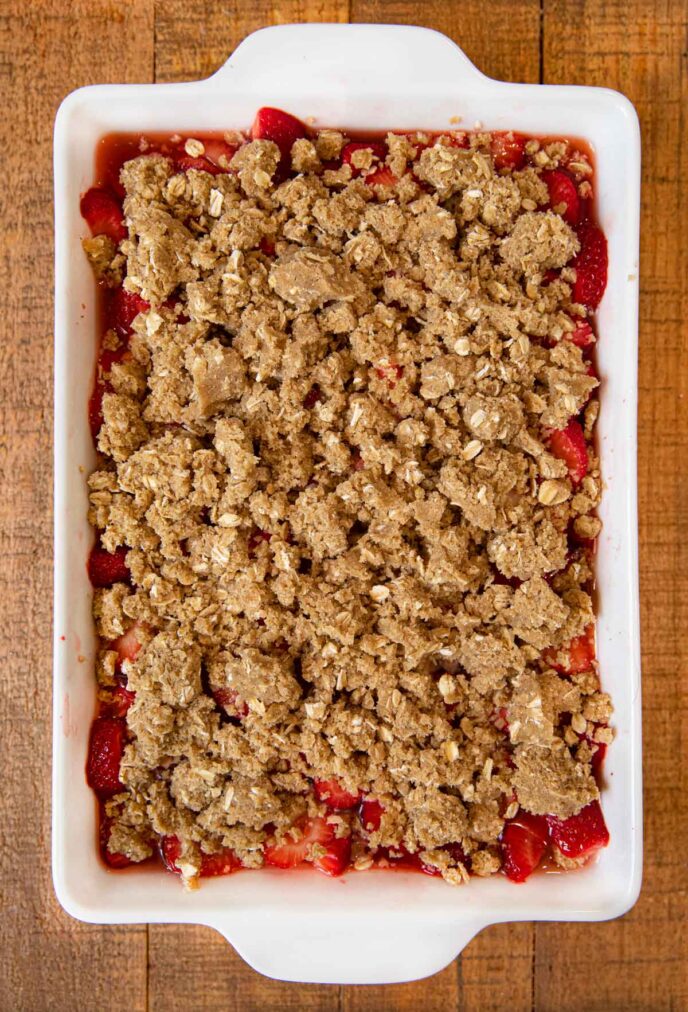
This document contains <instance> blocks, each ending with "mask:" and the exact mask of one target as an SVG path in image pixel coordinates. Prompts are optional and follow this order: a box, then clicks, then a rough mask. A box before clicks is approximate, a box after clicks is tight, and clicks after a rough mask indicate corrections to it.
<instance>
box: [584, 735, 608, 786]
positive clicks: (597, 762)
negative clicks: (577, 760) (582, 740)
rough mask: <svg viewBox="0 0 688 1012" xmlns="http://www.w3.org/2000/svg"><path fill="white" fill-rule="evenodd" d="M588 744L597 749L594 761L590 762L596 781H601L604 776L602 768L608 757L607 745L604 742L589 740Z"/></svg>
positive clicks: (593, 757)
mask: <svg viewBox="0 0 688 1012" xmlns="http://www.w3.org/2000/svg"><path fill="white" fill-rule="evenodd" d="M588 743H589V744H590V745H591V747H592V748H594V749H595V751H594V752H593V754H592V759H591V760H590V766H591V767H592V775H593V776H594V778H595V780H598V781H599V779H600V777H601V776H602V766H603V764H604V760H605V756H606V755H607V745H606V743H605V742H603V741H590V739H589V738H588Z"/></svg>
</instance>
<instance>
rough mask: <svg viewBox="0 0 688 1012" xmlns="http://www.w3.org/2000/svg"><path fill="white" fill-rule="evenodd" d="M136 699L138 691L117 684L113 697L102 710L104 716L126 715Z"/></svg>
mask: <svg viewBox="0 0 688 1012" xmlns="http://www.w3.org/2000/svg"><path fill="white" fill-rule="evenodd" d="M135 699H136V693H135V692H131V691H130V690H129V689H127V687H126V686H125V685H117V686H116V687H115V688H114V689H113V690H112V699H111V701H110V702H109V703H106V704H105V705H104V707H103V709H102V710H101V714H100V715H101V716H102V717H126V715H127V711H128V709H129V707H130V706H131V704H132V703H133V702H134V700H135Z"/></svg>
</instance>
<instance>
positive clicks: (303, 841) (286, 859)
mask: <svg viewBox="0 0 688 1012" xmlns="http://www.w3.org/2000/svg"><path fill="white" fill-rule="evenodd" d="M299 829H300V830H301V837H300V839H298V840H294V841H290V840H285V842H284V843H280V844H275V843H273V844H270V845H268V846H266V848H265V861H266V863H267V864H269V865H272V866H273V867H274V868H296V867H297V865H300V864H303V862H304V861H312V863H313V865H314V866H315V867H316V868H318V869H319V870H320V871H322V872H324V873H325V874H326V875H341V873H342V872H343V871H344V870H345V868H346V867H347V865H348V861H349V854H350V852H351V839H350V837H342V838H337V837H336V836H335V829H334V826H331V825H329V823H327V822H326V821H325V819H321V818H316V819H304V820H302V822H301V823H300V825H299ZM315 845H317V848H316V851H319V850H320V848H324V850H325V853H324V854H319V855H317V856H315V857H314V855H313V847H314V846H315Z"/></svg>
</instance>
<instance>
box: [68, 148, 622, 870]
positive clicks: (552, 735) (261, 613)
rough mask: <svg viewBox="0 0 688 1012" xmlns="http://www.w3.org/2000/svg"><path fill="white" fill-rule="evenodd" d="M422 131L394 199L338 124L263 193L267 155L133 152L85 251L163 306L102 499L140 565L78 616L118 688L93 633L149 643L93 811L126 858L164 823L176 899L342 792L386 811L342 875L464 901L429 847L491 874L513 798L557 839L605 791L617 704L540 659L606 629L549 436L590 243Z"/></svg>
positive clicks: (97, 519) (132, 665)
mask: <svg viewBox="0 0 688 1012" xmlns="http://www.w3.org/2000/svg"><path fill="white" fill-rule="evenodd" d="M415 140H416V144H417V145H418V150H420V147H421V145H420V144H418V141H419V140H425V142H426V143H427V142H429V143H428V146H426V147H425V148H424V149H423V150H422V153H420V155H419V157H417V160H416V161H415V164H414V170H415V172H414V173H412V172H410V171H407V169H408V168H409V167H410V165H411V163H412V162H413V160H414V158H416V156H418V150H417V148H416V146H414V138H413V137H411V138H409V137H399V136H395V135H389V136H388V138H387V145H388V152H389V153H388V156H387V165H388V166H389V168H390V169H391V171H392V172H394V173H395V175H396V176H397V177H398V180H399V181H398V182H397V183H396V185H393V186H387V185H372V186H371V185H369V184H368V183H367V182H366V174H367V173H368V172H373V171H375V170H376V168H378V167H379V166H378V165H376V159H375V158H374V157H371V156H370V152H366V153H363V154H360V153H359V154H357V156H356V158H355V161H354V163H353V169H352V166H350V165H346V164H345V165H343V166H342V167H341V168H339V169H336V170H335V169H332V168H330V167H327V164H326V163H327V161H328V160H331V159H333V158H336V157H338V155H339V153H340V151H341V148H342V144H343V143H344V138H343V137H342V136H341V134H339V133H338V132H336V131H322V132H321V133H320V134H319V135H318V136H317V137H316V138H314V139H313V140H305V139H304V140H299V141H297V142H296V143H295V144H294V147H293V150H292V160H293V168H294V170H295V171H296V172H298V173H299V174H298V175H296V176H294V177H290V178H288V179H286V180H285V181H281V182H280V176H279V164H280V152H279V149H278V148H277V146H276V145H275V144H273V143H272V142H271V141H264V140H257V141H252V142H250V143H246V144H244V145H243V146H242V147H241V148H240V149H239V150H238V152H237V153H236V154H235V155H234V158H233V160H232V164H231V169H232V171H231V172H230V173H223V174H217V175H211V174H209V173H208V172H204V171H198V170H196V169H190V170H189V171H187V172H176V171H175V169H174V168H173V165H172V163H171V161H170V160H168V159H167V158H165V157H162V156H161V155H144V156H142V157H139V158H136V159H134V160H132V161H130V162H127V163H126V164H125V165H124V167H123V170H122V173H121V181H122V184H123V186H124V187H125V190H126V198H125V203H124V211H125V220H126V226H127V229H128V238H127V239H125V240H124V241H123V242H122V243H121V244H120V246H119V247H117V246H115V244H114V243H112V242H111V241H110V240H104V241H96V240H95V239H93V240H87V241H85V243H84V247H85V249H86V252H87V254H88V255H89V257H90V258H91V260H92V262H93V264H94V268H95V270H96V272H97V275H98V277H99V278H100V279H101V280H103V281H104V282H105V283H106V284H117V283H119V281H120V280H121V277H122V276H124V278H125V279H124V288H125V290H126V291H128V292H131V293H136V294H138V295H139V296H140V297H141V298H142V299H144V300H146V302H147V303H149V308H147V309H145V310H144V311H143V312H141V313H140V314H139V315H138V316H137V317H136V319H135V321H134V324H133V329H134V334H133V337H132V339H131V342H130V345H129V353H128V354H127V355H126V356H125V357H124V358H123V359H122V360H121V361H119V362H117V363H116V364H114V365H113V366H112V369H111V373H110V376H109V383H110V390H109V392H107V393H106V394H105V396H104V398H103V405H102V412H103V419H104V422H103V425H102V428H101V430H100V434H99V438H98V448H99V450H100V451H101V453H102V454H103V458H102V464H101V466H100V469H99V470H97V471H95V472H94V473H93V474H92V475H91V477H90V480H89V484H90V496H91V508H90V520H91V523H92V524H93V525H94V526H95V527H96V528H98V529H99V530H100V531H101V532H102V534H101V540H102V544H103V545H104V547H105V548H106V549H107V550H108V551H114V549H115V548H117V547H118V546H126V547H127V548H128V549H129V552H128V558H127V561H128V566H129V569H130V571H131V583H130V584H127V583H122V582H119V583H116V584H115V585H114V586H113V587H111V588H105V589H100V590H96V592H95V601H94V615H95V620H96V624H97V630H98V633H99V636H100V637H101V641H102V644H103V646H102V647H101V650H100V654H99V660H98V676H99V680H100V685H101V696H102V697H103V698H107V696H108V692H109V691H110V690H111V689H112V687H113V686H114V674H113V672H114V655H113V652H112V648H111V641H112V640H113V639H115V638H117V637H119V636H121V635H122V634H123V633H125V632H126V631H127V630H129V629H131V628H132V627H134V629H135V631H136V636H137V638H138V640H139V641H140V643H141V650H140V652H139V653H138V656H137V657H136V659H135V660H134V661H130V662H126V663H125V672H126V675H127V679H128V684H127V688H128V689H129V690H130V691H131V692H134V693H135V699H134V702H133V704H132V705H131V707H130V708H129V710H128V713H127V724H128V729H129V732H130V740H129V743H128V744H127V746H126V750H125V753H124V760H123V763H122V769H121V774H120V775H121V780H122V782H123V784H124V785H125V788H126V790H125V791H124V792H123V793H120V794H117V795H116V796H115V797H114V798H112V799H111V800H110V801H108V803H107V813H108V817H109V818H110V819H111V820H112V833H111V837H110V843H109V847H110V849H111V850H112V851H113V852H119V853H122V854H125V855H126V856H127V857H129V858H130V859H131V860H134V861H140V860H142V859H144V858H145V857H147V856H148V855H149V854H150V853H151V842H150V841H151V838H152V833H155V834H161V835H174V836H176V837H177V838H178V840H179V841H180V846H181V851H180V853H181V856H180V859H179V862H178V863H179V866H180V867H181V868H182V870H183V872H184V874H185V876H186V877H187V879H190V880H193V878H194V876H195V874H196V873H197V872H198V870H199V867H200V860H201V854H202V853H207V854H212V853H214V852H218V851H219V850H221V849H222V848H226V847H229V848H232V850H233V851H234V852H235V853H236V855H237V856H238V858H239V859H240V860H241V861H242V862H243V864H244V865H245V866H248V867H257V866H260V865H261V864H262V863H263V848H264V844H265V842H266V840H267V839H268V838H269V837H273V836H274V837H276V838H277V840H278V841H279V840H280V839H282V838H283V837H285V835H288V834H289V832H290V827H293V826H294V824H295V823H297V822H298V820H299V818H300V816H302V815H303V814H305V813H307V814H308V815H310V816H314V815H317V814H320V815H322V814H326V813H327V809H326V808H325V806H324V805H323V804H322V803H320V802H318V801H317V800H316V798H315V796H314V794H313V793H312V781H313V778H318V779H321V780H330V779H336V780H337V781H339V783H340V784H341V785H342V787H343V788H344V789H345V790H348V791H351V792H354V793H356V792H359V791H360V792H363V793H364V794H365V795H366V796H367V797H370V798H373V799H376V800H378V801H379V802H380V803H381V805H382V806H383V808H384V811H383V814H382V819H381V823H380V826H379V829H377V830H375V831H374V832H372V833H371V834H370V836H369V841H368V844H367V845H366V843H365V841H364V840H363V839H361V838H359V837H357V838H356V840H355V843H354V852H353V854H352V863H353V864H354V865H355V866H356V867H361V868H363V867H367V866H368V865H369V864H370V857H369V853H371V852H373V851H374V850H375V848H377V847H381V846H382V847H385V846H387V847H398V846H400V845H403V847H405V848H406V849H407V850H408V851H410V852H412V853H420V854H421V855H422V857H423V860H424V861H425V863H426V864H430V865H433V866H434V867H436V868H438V869H439V870H440V871H441V873H442V874H443V875H444V877H445V878H446V879H448V880H449V881H451V882H460V881H462V880H463V878H464V877H465V875H466V871H465V868H464V866H463V865H462V864H461V862H460V861H458V860H457V859H455V858H454V857H452V855H451V852H450V851H447V850H443V849H442V848H443V847H444V846H445V845H447V844H452V843H459V844H461V847H462V848H463V852H464V854H465V855H467V856H468V857H469V858H470V862H471V866H472V870H473V872H474V873H476V874H479V875H489V874H492V873H494V872H495V871H497V870H498V869H499V867H500V851H499V847H498V845H497V842H498V839H499V836H500V833H501V831H502V828H503V826H504V820H505V817H506V814H507V812H508V813H509V814H510V815H513V814H514V811H515V810H516V809H517V805H518V804H519V803H520V805H521V806H522V807H523V808H524V809H525V810H526V811H528V812H531V813H534V814H548V815H554V816H560V817H562V818H566V817H568V816H570V815H572V814H574V813H576V812H578V811H579V810H580V809H581V808H582V807H583V806H584V805H586V804H587V803H589V802H590V801H591V800H593V799H595V798H597V797H598V789H597V786H596V783H595V779H594V777H593V775H592V773H591V765H590V758H591V749H590V746H589V744H588V742H587V741H586V740H585V735H586V734H587V735H588V737H589V739H590V740H593V739H594V737H595V735H596V734H599V733H600V730H599V724H600V723H605V722H606V721H607V720H608V718H609V713H610V705H609V699H608V697H607V696H606V695H604V694H603V693H601V692H600V687H599V681H598V678H597V674H596V673H595V672H592V671H587V672H583V673H577V674H573V675H572V676H570V677H563V676H562V675H560V674H558V673H557V671H556V670H555V668H554V666H552V663H551V659H552V658H554V657H555V656H556V654H557V651H559V650H561V649H562V648H563V647H565V646H566V645H567V644H568V643H569V642H570V641H571V640H572V638H574V637H577V636H580V635H581V634H583V633H584V631H585V630H586V628H587V627H588V626H589V625H590V624H591V623H592V622H593V618H594V616H593V605H592V601H591V598H590V596H589V593H588V588H589V586H590V583H591V578H592V574H591V571H590V567H589V564H588V562H587V561H586V559H585V557H584V556H582V555H580V554H576V553H573V554H572V553H571V552H570V548H569V540H568V531H569V529H570V527H571V525H573V526H574V529H575V530H576V531H577V532H578V534H579V535H580V536H581V537H595V535H596V533H597V532H598V531H599V521H597V519H596V517H595V516H594V510H595V508H596V506H597V504H598V500H599V496H600V487H601V485H600V477H599V470H598V466H597V460H596V459H595V458H594V453H593V451H592V450H590V451H589V456H590V460H589V469H588V473H587V475H586V477H585V478H584V479H583V481H582V482H581V483H580V484H578V485H576V486H574V484H573V483H572V481H571V478H570V475H569V471H568V468H567V466H566V464H565V463H564V462H563V461H562V460H561V459H559V458H558V457H557V456H556V455H554V454H553V453H552V452H551V449H550V447H549V443H548V433H549V432H550V431H551V430H553V429H558V428H561V427H563V426H565V425H566V423H567V421H568V419H570V418H571V416H573V415H577V414H578V413H579V412H581V411H582V410H583V409H585V411H586V418H589V421H590V424H589V429H591V428H592V425H593V424H594V419H595V417H596V410H597V408H596V400H595V397H596V388H597V386H598V383H597V380H596V378H595V377H594V376H592V375H590V372H589V368H588V365H589V363H588V361H587V360H586V359H585V358H584V357H583V355H582V353H581V349H580V348H579V347H577V346H576V344H575V343H573V342H572V341H570V340H567V336H568V335H570V333H571V332H572V330H573V329H574V326H575V320H576V318H577V317H584V315H585V310H584V309H583V308H582V307H581V306H577V305H575V304H573V303H572V296H571V281H572V277H573V272H572V271H571V269H570V267H569V268H567V267H566V265H567V264H569V263H570V261H571V258H572V257H573V256H574V255H575V254H576V252H577V250H578V239H577V237H576V233H575V232H574V231H573V230H572V228H571V227H570V226H569V225H568V224H567V223H566V221H565V220H564V218H563V217H562V216H561V215H560V214H558V213H556V212H555V211H553V210H548V209H546V208H547V207H548V193H547V188H546V186H545V184H544V183H543V181H542V179H541V177H540V176H539V174H538V172H537V171H536V169H535V168H533V167H532V166H531V167H528V168H525V169H522V170H519V171H514V172H509V173H504V172H503V171H502V172H500V171H497V170H496V169H495V165H494V162H493V160H492V158H491V157H490V154H489V147H488V145H487V143H486V139H485V137H484V136H481V135H474V136H473V137H472V138H471V141H470V146H469V147H467V148H462V147H458V146H456V145H455V144H454V143H453V140H452V138H451V137H449V136H447V137H440V138H428V137H426V138H416V139H415ZM189 143H190V142H187V146H188V144H189ZM194 143H196V144H198V143H200V142H194ZM202 146H203V145H202V144H201V147H202ZM189 154H191V152H189ZM542 156H543V157H542V158H541V159H540V163H541V164H542V165H545V166H547V165H556V164H557V160H558V152H557V147H556V145H552V146H551V148H549V149H547V148H545V149H543V151H542ZM324 163H325V164H324ZM354 170H355V172H356V173H358V174H356V175H354ZM561 268H563V269H562V270H561V272H560V273H559V274H558V276H557V277H554V278H551V277H550V276H548V272H551V271H552V270H554V269H556V270H557V271H558V270H559V269H561ZM586 405H587V407H586ZM587 434H588V435H589V434H590V432H589V431H588V433H587ZM552 574H554V575H552ZM546 657H548V658H550V660H549V661H548V660H546V659H545V658H546ZM564 717H565V718H566V719H565V720H563V718H564ZM569 718H570V719H569ZM572 728H573V730H572ZM603 730H604V731H605V732H606V729H603ZM595 740H600V739H599V738H598V739H595ZM329 818H331V819H332V818H336V819H337V820H338V830H337V831H338V833H341V834H342V835H345V834H347V833H348V832H349V831H350V828H351V824H352V822H353V820H354V819H355V818H356V816H355V815H354V814H353V813H351V812H342V813H340V814H338V815H337V816H332V815H329ZM292 832H293V830H292Z"/></svg>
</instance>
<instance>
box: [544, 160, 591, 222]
mask: <svg viewBox="0 0 688 1012" xmlns="http://www.w3.org/2000/svg"><path fill="white" fill-rule="evenodd" d="M542 178H543V180H544V181H545V183H546V184H547V189H548V190H549V202H550V205H551V206H552V207H554V208H558V207H559V205H560V204H563V205H564V209H563V211H561V212H560V213H561V216H562V218H563V219H564V220H565V221H567V222H568V223H569V225H576V224H578V221H579V220H580V212H581V205H580V200H579V199H578V190H577V189H576V184H575V182H574V180H573V178H572V177H571V176H570V175H569V174H568V172H565V171H564V170H563V169H551V170H550V171H549V172H543V173H542Z"/></svg>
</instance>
